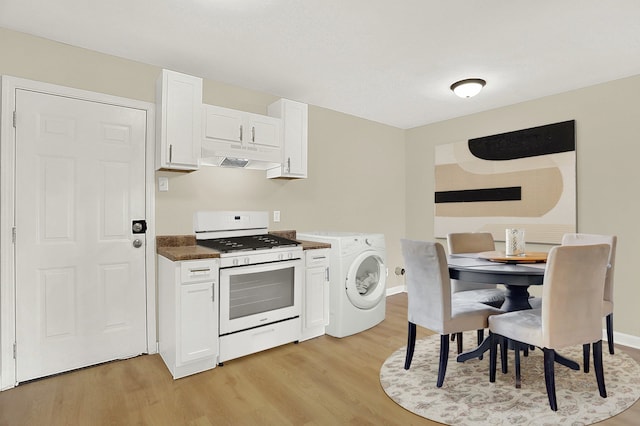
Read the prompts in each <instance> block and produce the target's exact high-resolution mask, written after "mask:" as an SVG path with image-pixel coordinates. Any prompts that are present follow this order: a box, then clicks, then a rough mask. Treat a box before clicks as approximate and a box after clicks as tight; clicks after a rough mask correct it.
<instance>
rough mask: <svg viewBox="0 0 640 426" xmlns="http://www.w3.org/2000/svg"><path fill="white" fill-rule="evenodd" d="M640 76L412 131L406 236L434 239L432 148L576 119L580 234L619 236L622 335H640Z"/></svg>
mask: <svg viewBox="0 0 640 426" xmlns="http://www.w3.org/2000/svg"><path fill="white" fill-rule="evenodd" d="M638 95H640V76H636V77H632V78H627V79H623V80H617V81H613V82H609V83H606V84H600V85H597V86H592V87H589V88H586V89H581V90H576V91H572V92H567V93H563V94H560V95H556V96H550V97H546V98H542V99H538V100H534V101H530V102H524V103H521V104H517V105H512V106H509V107H505V108H500V109H496V110H492V111H486V112H483V113H479V114H474V115H470V116H466V117H462V118H458V119H454V120H448V121H444V122H440V123H436V124H433V125H429V126H424V127H420V128H415V129H412V130H409V131H407V143H406V169H407V173H406V176H407V196H406V199H407V204H406V211H407V222H406V226H407V228H406V232H407V236H409V237H411V238H423V239H432V238H433V210H434V204H433V191H434V187H433V164H434V146H435V145H439V144H445V143H451V142H457V141H462V140H467V139H469V138H473V137H479V136H486V135H492V134H496V133H502V132H506V131H511V130H519V129H524V128H528V127H533V126H539V125H543V124H549V123H555V122H559V121H565V120H576V145H577V187H578V194H577V200H578V209H577V216H578V217H577V223H578V232H586V233H602V234H615V235H617V236H618V250H617V256H616V270H615V300H614V303H615V315H614V326H615V329H616V331H617V332H621V333H625V334H629V335H632V336H640V317H639V315H638V310H637V305H638V301H639V300H640V279H639V278H638V274H637V271H635V269H634V265H637V262H638V260H637V258H636V256H637V255H638V249H637V246H636V244H637V243H638V241H640V221H638V217H640V196H638V189H637V185H638V184H637V182H640V167H639V166H638V159H639V158H640V140H639V136H640V108H639V107H638V101H637V98H638Z"/></svg>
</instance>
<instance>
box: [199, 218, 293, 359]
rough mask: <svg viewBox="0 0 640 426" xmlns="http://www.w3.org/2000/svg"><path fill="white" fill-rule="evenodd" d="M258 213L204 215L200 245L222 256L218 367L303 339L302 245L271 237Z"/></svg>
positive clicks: (201, 224) (201, 221)
mask: <svg viewBox="0 0 640 426" xmlns="http://www.w3.org/2000/svg"><path fill="white" fill-rule="evenodd" d="M268 225H269V216H268V213H267V212H257V211H239V212H235V211H200V212H196V213H195V214H194V220H193V226H194V231H195V235H196V242H197V244H198V245H202V246H205V247H209V248H212V249H215V250H218V251H220V275H219V281H218V282H219V291H220V295H219V297H218V299H217V300H218V301H219V304H220V309H219V315H220V321H219V344H220V349H219V351H220V352H219V358H218V362H219V363H223V362H224V361H227V360H230V359H234V358H238V357H241V356H244V355H248V354H251V353H255V352H258V351H262V350H264V349H269V348H272V347H275V346H279V345H282V344H285V343H290V342H295V341H298V339H299V338H300V330H301V325H300V311H301V308H300V303H301V291H302V279H303V269H302V268H303V267H304V265H303V261H302V245H301V244H300V243H299V242H297V241H294V240H290V239H287V238H282V237H279V236H275V235H271V234H269V233H268V232H267V227H268Z"/></svg>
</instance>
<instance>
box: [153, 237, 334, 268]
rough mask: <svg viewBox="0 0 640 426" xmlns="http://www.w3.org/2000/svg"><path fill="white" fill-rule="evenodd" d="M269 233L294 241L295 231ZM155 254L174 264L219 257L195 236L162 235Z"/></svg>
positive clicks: (308, 246) (305, 244) (310, 246)
mask: <svg viewBox="0 0 640 426" xmlns="http://www.w3.org/2000/svg"><path fill="white" fill-rule="evenodd" d="M270 233H271V234H274V235H279V236H281V237H284V238H289V239H292V240H296V231H273V232H270ZM296 241H299V242H300V243H302V250H316V249H323V248H331V244H327V243H318V242H315V241H302V240H296ZM156 253H158V254H159V255H160V256H163V257H166V258H167V259H169V260H172V261H174V262H178V261H181V260H197V259H211V258H218V257H220V252H219V251H217V250H213V249H210V248H207V247H203V246H199V245H197V244H196V237H195V235H163V236H159V237H156Z"/></svg>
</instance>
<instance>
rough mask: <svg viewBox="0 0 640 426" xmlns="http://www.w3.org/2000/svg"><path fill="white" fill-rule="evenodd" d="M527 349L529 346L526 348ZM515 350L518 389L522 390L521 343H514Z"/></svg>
mask: <svg viewBox="0 0 640 426" xmlns="http://www.w3.org/2000/svg"><path fill="white" fill-rule="evenodd" d="M525 348H527V346H525ZM513 349H514V352H515V353H516V389H520V388H521V387H522V381H521V377H520V343H519V342H516V341H514V342H513Z"/></svg>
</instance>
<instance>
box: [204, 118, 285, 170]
mask: <svg viewBox="0 0 640 426" xmlns="http://www.w3.org/2000/svg"><path fill="white" fill-rule="evenodd" d="M202 123H203V126H202V164H207V165H215V166H219V165H226V164H225V161H229V160H238V161H246V162H247V166H246V168H260V169H268V168H271V167H275V166H276V165H277V164H279V163H280V157H281V146H282V120H280V119H279V118H274V117H269V116H266V115H260V114H253V113H249V112H244V111H238V110H235V109H230V108H224V107H219V106H215V105H203V107H202ZM230 165H233V164H230Z"/></svg>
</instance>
